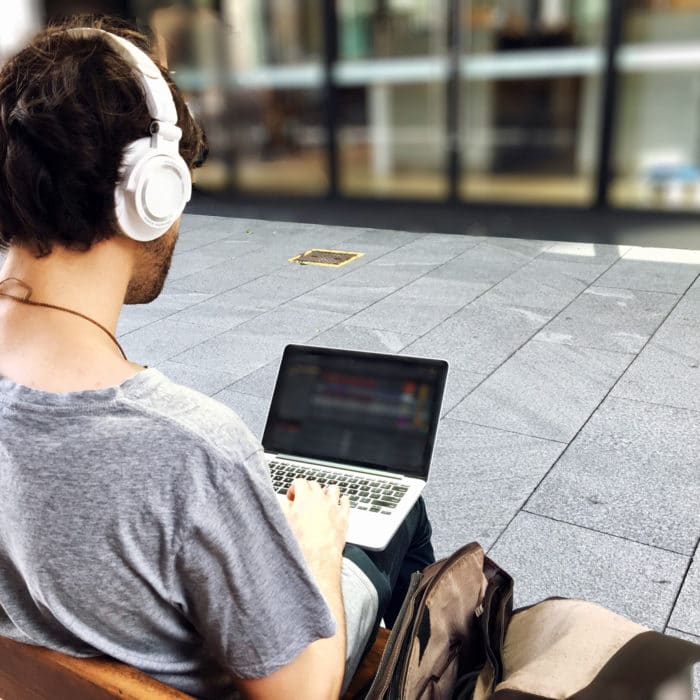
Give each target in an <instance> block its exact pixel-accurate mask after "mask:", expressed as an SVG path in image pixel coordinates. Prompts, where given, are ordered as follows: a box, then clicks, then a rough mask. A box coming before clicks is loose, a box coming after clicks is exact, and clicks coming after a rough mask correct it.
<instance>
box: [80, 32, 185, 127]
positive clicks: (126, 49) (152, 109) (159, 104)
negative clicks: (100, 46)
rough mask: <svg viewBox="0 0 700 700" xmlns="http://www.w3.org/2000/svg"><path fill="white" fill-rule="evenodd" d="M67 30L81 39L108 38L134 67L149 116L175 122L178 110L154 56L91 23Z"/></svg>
mask: <svg viewBox="0 0 700 700" xmlns="http://www.w3.org/2000/svg"><path fill="white" fill-rule="evenodd" d="M68 34H69V35H71V36H75V37H76V38H81V39H89V38H92V37H96V36H99V37H102V38H103V39H104V40H105V41H107V43H108V44H109V45H110V46H111V47H112V48H113V49H114V50H115V51H116V52H117V53H118V54H119V55H120V56H121V57H122V58H124V59H125V60H126V61H127V62H128V63H129V64H131V65H132V66H133V67H134V68H135V69H136V73H137V77H138V78H139V81H140V83H141V85H142V87H143V89H144V92H145V94H146V102H147V104H148V113H149V114H150V115H151V117H152V118H153V119H154V120H155V121H159V122H169V123H170V124H173V125H176V124H177V110H176V109H175V102H174V101H173V96H172V93H171V92H170V87H169V86H168V84H167V83H166V82H165V79H164V78H163V74H162V73H161V72H160V69H159V68H158V66H157V65H156V64H155V63H154V62H153V59H151V57H150V56H148V55H147V54H146V53H144V52H143V51H141V49H140V48H138V46H135V45H134V44H132V43H131V42H130V41H129V40H128V39H125V38H124V37H121V36H117V35H116V34H112V33H111V32H106V31H105V30H104V29H96V28H93V27H79V28H76V29H69V30H68Z"/></svg>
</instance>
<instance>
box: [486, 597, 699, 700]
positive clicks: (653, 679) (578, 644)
mask: <svg viewBox="0 0 700 700" xmlns="http://www.w3.org/2000/svg"><path fill="white" fill-rule="evenodd" d="M502 661H503V677H502V680H501V681H499V682H498V683H495V684H494V683H492V679H491V677H490V674H489V673H488V671H487V669H484V672H483V673H482V674H481V675H480V676H479V680H478V681H477V686H476V690H475V692H474V695H473V700H652V699H654V698H661V697H663V696H662V695H661V694H660V691H661V689H662V687H663V686H664V684H665V683H667V682H668V681H670V680H672V679H673V678H674V677H677V676H678V675H679V674H680V673H681V672H682V671H684V670H685V669H688V667H689V666H691V665H692V664H693V663H697V662H700V646H698V645H697V644H692V643H691V642H687V641H685V640H682V639H677V638H675V637H670V636H667V635H663V634H660V633H659V632H653V631H652V630H649V629H647V628H646V627H643V626H642V625H638V624H636V623H634V622H630V621H629V620H627V619H625V618H624V617H621V616H620V615H616V614H615V613H613V612H611V611H610V610H607V609H605V608H603V607H601V606H600V605H596V604H595V603H589V602H587V601H584V600H568V599H562V598H551V599H548V600H545V601H543V602H541V603H538V604H536V605H533V606H531V607H528V608H522V609H520V610H517V611H516V612H514V613H513V617H512V619H511V621H510V624H509V626H508V631H507V634H506V638H505V643H504V645H503V650H502ZM669 697H670V694H669ZM673 697H679V696H678V695H674V696H673ZM681 697H686V698H688V699H690V695H688V694H687V693H686V694H685V695H684V696H681Z"/></svg>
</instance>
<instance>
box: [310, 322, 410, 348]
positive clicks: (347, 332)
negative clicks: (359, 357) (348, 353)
mask: <svg viewBox="0 0 700 700" xmlns="http://www.w3.org/2000/svg"><path fill="white" fill-rule="evenodd" d="M416 337H417V336H415V335H409V334H408V333H397V332H395V331H385V330H377V329H374V328H362V327H360V326H353V325H352V324H350V323H342V324H340V325H338V326H335V327H334V328H331V329H330V330H327V331H324V332H323V333H320V334H319V335H316V336H314V337H313V338H311V339H310V340H309V341H308V343H309V345H319V346H321V347H327V348H344V349H346V350H361V351H364V352H384V353H398V352H400V351H401V350H403V348H405V347H406V346H407V345H408V344H409V343H412V342H413V341H414V340H415V339H416Z"/></svg>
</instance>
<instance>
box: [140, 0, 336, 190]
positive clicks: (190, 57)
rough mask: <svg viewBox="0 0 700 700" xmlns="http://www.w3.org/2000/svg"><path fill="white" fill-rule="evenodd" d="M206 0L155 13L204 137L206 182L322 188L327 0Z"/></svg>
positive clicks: (201, 179)
mask: <svg viewBox="0 0 700 700" xmlns="http://www.w3.org/2000/svg"><path fill="white" fill-rule="evenodd" d="M216 5H217V7H215V3H214V2H206V1H205V0H202V1H201V2H197V3H191V2H188V3H185V2H182V3H179V4H177V3H176V4H173V5H170V6H169V7H167V8H163V9H157V10H155V11H154V12H153V13H152V16H151V24H152V26H153V28H154V30H155V31H156V33H157V35H158V36H159V37H160V41H161V42H162V44H163V46H164V47H165V48H166V50H167V55H168V60H169V63H170V67H171V68H172V69H173V70H174V76H173V77H174V79H175V81H176V82H177V83H178V85H179V86H180V87H181V88H182V89H183V90H184V91H185V92H186V93H187V96H188V99H189V102H190V105H191V107H192V110H193V112H194V113H195V114H196V115H197V116H198V117H199V118H200V119H201V121H202V123H203V125H204V127H205V130H206V132H207V138H208V140H209V149H210V154H209V159H208V161H207V164H206V165H205V167H204V168H202V170H201V172H198V173H197V176H196V177H197V184H198V185H199V186H200V187H204V188H212V189H214V188H217V189H218V188H221V189H223V188H230V187H233V188H235V189H237V190H240V191H245V192H254V193H266V194H272V193H290V194H322V193H325V192H326V191H327V189H328V182H329V178H328V172H327V165H326V162H327V153H326V148H327V146H326V131H325V117H324V114H325V112H324V110H325V106H324V97H323V95H324V92H323V68H322V64H323V51H324V46H323V0H219V2H217V3H216Z"/></svg>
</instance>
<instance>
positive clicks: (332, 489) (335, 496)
mask: <svg viewBox="0 0 700 700" xmlns="http://www.w3.org/2000/svg"><path fill="white" fill-rule="evenodd" d="M325 492H326V493H327V494H328V495H329V496H330V497H331V499H332V500H333V501H335V502H336V503H337V502H338V501H339V500H340V487H339V486H338V485H337V484H332V485H331V486H326V488H325Z"/></svg>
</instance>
